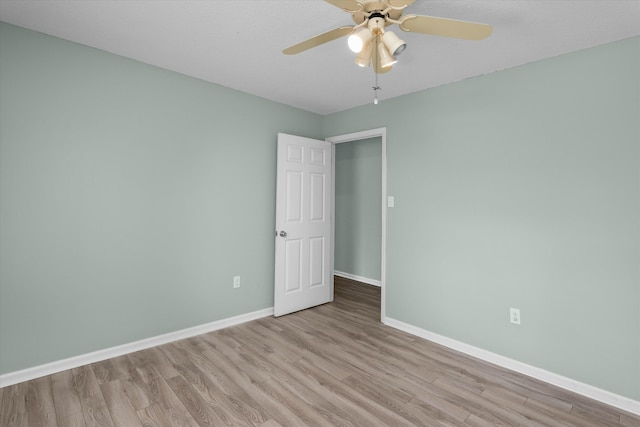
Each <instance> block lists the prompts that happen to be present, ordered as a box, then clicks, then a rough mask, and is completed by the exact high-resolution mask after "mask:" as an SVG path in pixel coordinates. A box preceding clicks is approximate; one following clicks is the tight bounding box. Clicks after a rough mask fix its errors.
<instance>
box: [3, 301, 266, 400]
mask: <svg viewBox="0 0 640 427" xmlns="http://www.w3.org/2000/svg"><path fill="white" fill-rule="evenodd" d="M271 315H273V307H271V308H265V309H263V310H258V311H254V312H251V313H246V314H241V315H239V316H234V317H228V318H226V319H220V320H216V321H215V322H211V323H205V324H204V325H198V326H194V327H191V328H187V329H182V330H180V331H175V332H170V333H168V334H163V335H158V336H155V337H151V338H146V339H143V340H140V341H135V342H132V343H129V344H123V345H119V346H116V347H111V348H107V349H104V350H98V351H94V352H92V353H87V354H82V355H79V356H75V357H70V358H68V359H63V360H58V361H56V362H51V363H47V364H45V365H40V366H34V367H33V368H27V369H23V370H21V371H16V372H10V373H8V374H4V375H0V388H2V387H7V386H10V385H13V384H17V383H21V382H23V381H29V380H33V379H35V378H40V377H43V376H46V375H51V374H55V373H56V372H61V371H66V370H67V369H73V368H77V367H80V366H84V365H88V364H91V363H96V362H100V361H102V360H106V359H111V358H113V357H118V356H122V355H124V354H128V353H133V352H134V351H140V350H144V349H147V348H151V347H156V346H159V345H162V344H167V343H170V342H173V341H178V340H182V339H185V338H191V337H194V336H196V335H201V334H206V333H207V332H212V331H216V330H218V329H224V328H227V327H229V326H234V325H239V324H240V323H245V322H248V321H250V320H256V319H260V318H263V317H267V316H271Z"/></svg>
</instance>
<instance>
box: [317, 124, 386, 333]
mask: <svg viewBox="0 0 640 427" xmlns="http://www.w3.org/2000/svg"><path fill="white" fill-rule="evenodd" d="M377 137H380V139H381V141H382V144H381V145H382V194H381V200H380V207H381V209H382V212H381V217H380V218H381V221H380V222H381V226H382V230H381V237H382V239H381V242H380V249H381V251H380V252H381V253H380V291H381V292H380V294H381V300H380V321H381V322H382V323H385V321H386V318H387V316H386V283H387V250H386V248H387V128H384V127H383V128H377V129H370V130H365V131H361V132H354V133H348V134H346V135H338V136H332V137H330V138H325V141H328V142H330V143H331V144H332V146H331V156H332V158H333V159H334V160H335V157H336V144H341V143H343V142H351V141H358V140H361V139H369V138H377ZM331 174H332V181H333V184H332V186H331V273H332V274H334V273H335V271H334V256H335V232H336V225H335V216H336V208H335V206H336V204H335V200H336V162H335V161H334V162H333V163H332V166H331ZM331 288H332V289H331V295H333V292H334V290H333V280H332V281H331Z"/></svg>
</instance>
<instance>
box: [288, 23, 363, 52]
mask: <svg viewBox="0 0 640 427" xmlns="http://www.w3.org/2000/svg"><path fill="white" fill-rule="evenodd" d="M352 31H353V27H340V28H335V29H333V30H331V31H327V32H326V33H322V34H319V35H317V36H315V37H311V38H310V39H308V40H305V41H303V42H300V43H298V44H294V45H293V46H289V47H288V48H286V49H285V50H283V51H282V53H284V54H287V55H295V54H297V53H300V52H304V51H305V50H307V49H311V48H312V47H316V46H320V45H321V44H324V43H327V42H330V41H331V40H335V39H337V38H340V37H343V36H346V35H347V34H351V32H352Z"/></svg>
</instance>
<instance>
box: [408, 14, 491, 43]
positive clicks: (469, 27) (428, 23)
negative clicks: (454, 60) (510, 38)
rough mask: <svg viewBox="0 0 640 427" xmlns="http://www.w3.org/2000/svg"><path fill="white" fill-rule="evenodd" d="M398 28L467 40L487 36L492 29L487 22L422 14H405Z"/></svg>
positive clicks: (480, 38)
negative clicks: (481, 22) (480, 22)
mask: <svg viewBox="0 0 640 427" xmlns="http://www.w3.org/2000/svg"><path fill="white" fill-rule="evenodd" d="M400 28H401V29H403V30H404V31H412V32H415V33H423V34H433V35H436V36H445V37H455V38H458V39H467V40H482V39H484V38H486V37H488V36H489V35H490V34H491V32H492V31H493V28H492V27H491V25H487V24H479V23H477V22H469V21H458V20H456V19H447V18H437V17H435V16H424V15H407V16H405V17H404V18H403V19H402V20H401V23H400Z"/></svg>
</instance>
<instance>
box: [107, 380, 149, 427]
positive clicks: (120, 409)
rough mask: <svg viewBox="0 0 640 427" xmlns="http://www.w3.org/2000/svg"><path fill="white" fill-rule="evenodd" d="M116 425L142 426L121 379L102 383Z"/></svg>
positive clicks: (117, 426)
mask: <svg viewBox="0 0 640 427" xmlns="http://www.w3.org/2000/svg"><path fill="white" fill-rule="evenodd" d="M100 390H101V391H102V395H103V396H104V400H105V402H106V404H107V408H109V413H110V415H111V419H112V420H113V424H114V426H115V427H142V423H141V422H140V419H139V418H138V415H137V414H136V411H135V409H134V408H133V405H132V404H131V400H130V399H129V396H128V395H127V392H126V391H125V388H124V386H123V385H122V382H121V381H120V380H113V381H109V382H107V383H104V384H102V385H100Z"/></svg>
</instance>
